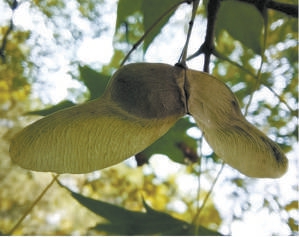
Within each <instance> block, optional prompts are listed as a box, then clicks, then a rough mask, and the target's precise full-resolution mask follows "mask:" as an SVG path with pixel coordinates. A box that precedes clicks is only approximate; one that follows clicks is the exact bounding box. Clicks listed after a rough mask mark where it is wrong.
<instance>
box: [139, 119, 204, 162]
mask: <svg viewBox="0 0 299 237" xmlns="http://www.w3.org/2000/svg"><path fill="white" fill-rule="evenodd" d="M191 127H195V124H193V123H191V122H190V121H189V118H182V119H180V120H179V121H178V122H177V123H176V124H175V125H174V126H173V127H172V128H171V129H170V130H169V131H168V132H167V133H166V134H165V135H164V136H163V137H161V138H160V139H158V140H157V141H156V142H155V143H153V144H152V145H151V146H149V147H148V148H146V149H145V150H144V151H142V154H143V155H145V156H146V157H150V156H152V155H153V154H165V155H167V156H168V157H169V158H170V159H172V160H173V161H175V162H179V163H182V164H186V162H185V158H186V156H188V154H186V149H188V150H189V151H191V152H190V157H188V158H189V159H190V160H191V161H192V160H196V159H197V158H198V157H197V154H196V148H197V144H196V140H194V139H193V138H191V137H189V136H188V135H187V134H186V130H187V129H189V128H191ZM184 147H185V148H186V149H184ZM184 151H185V152H184ZM191 155H192V157H191ZM194 156H196V157H194Z"/></svg>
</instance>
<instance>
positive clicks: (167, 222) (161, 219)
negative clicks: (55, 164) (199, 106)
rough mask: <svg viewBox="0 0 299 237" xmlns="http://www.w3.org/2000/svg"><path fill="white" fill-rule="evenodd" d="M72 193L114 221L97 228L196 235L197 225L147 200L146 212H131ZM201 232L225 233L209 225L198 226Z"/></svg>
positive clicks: (118, 232)
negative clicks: (149, 203)
mask: <svg viewBox="0 0 299 237" xmlns="http://www.w3.org/2000/svg"><path fill="white" fill-rule="evenodd" d="M71 194H72V196H73V197H74V198H75V199H76V200H77V201H78V202H80V203H81V204H82V205H83V206H85V207H86V208H88V209H89V210H90V211H92V212H94V213H95V214H97V215H99V216H102V217H104V218H105V219H107V220H108V221H109V222H110V223H101V224H98V225H97V226H95V228H94V229H96V230H99V231H107V232H109V233H111V234H116V235H192V233H194V230H195V227H194V226H192V225H190V224H188V223H187V222H184V221H182V220H179V219H176V218H173V217H172V216H170V215H168V214H166V213H164V212H159V211H156V210H154V209H152V208H151V207H150V206H148V205H147V204H146V202H143V205H144V207H145V210H146V212H137V211H129V210H127V209H124V208H122V207H118V206H115V205H112V204H109V203H106V202H102V201H99V200H95V199H91V198H87V197H84V196H82V195H80V194H78V193H75V192H71ZM197 234H199V235H221V234H220V233H218V232H216V231H212V230H209V229H207V228H205V227H201V226H200V227H198V232H197Z"/></svg>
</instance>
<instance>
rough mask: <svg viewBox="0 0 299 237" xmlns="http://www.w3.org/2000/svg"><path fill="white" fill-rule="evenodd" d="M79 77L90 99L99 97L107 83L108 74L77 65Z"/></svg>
mask: <svg viewBox="0 0 299 237" xmlns="http://www.w3.org/2000/svg"><path fill="white" fill-rule="evenodd" d="M79 71H80V77H81V80H82V81H83V83H84V85H85V86H86V87H87V89H88V90H89V92H90V98H89V99H90V100H92V99H96V98H98V97H100V96H101V95H102V94H103V93H104V91H105V88H106V85H107V84H108V81H109V79H110V76H107V75H104V74H102V73H99V72H97V71H95V70H93V69H91V68H90V67H88V66H83V67H81V66H80V67H79Z"/></svg>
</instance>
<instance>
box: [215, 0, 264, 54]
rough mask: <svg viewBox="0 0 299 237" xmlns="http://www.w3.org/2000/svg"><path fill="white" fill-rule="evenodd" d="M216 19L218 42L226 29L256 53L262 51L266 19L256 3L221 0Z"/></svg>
mask: <svg viewBox="0 0 299 237" xmlns="http://www.w3.org/2000/svg"><path fill="white" fill-rule="evenodd" d="M216 19H217V20H216V25H215V35H216V39H217V41H218V42H219V41H221V32H222V31H223V30H225V31H227V32H228V33H229V34H230V35H231V36H232V37H233V38H235V39H236V40H239V41H240V42H241V43H242V44H243V45H245V46H247V47H249V48H251V49H252V50H253V51H254V52H255V53H257V54H260V53H261V35H262V29H263V26H264V20H263V17H262V15H261V13H260V12H259V10H258V9H257V8H256V7H255V6H254V5H252V4H249V3H245V2H241V1H233V0H227V1H221V5H220V8H219V12H218V14H217V18H216Z"/></svg>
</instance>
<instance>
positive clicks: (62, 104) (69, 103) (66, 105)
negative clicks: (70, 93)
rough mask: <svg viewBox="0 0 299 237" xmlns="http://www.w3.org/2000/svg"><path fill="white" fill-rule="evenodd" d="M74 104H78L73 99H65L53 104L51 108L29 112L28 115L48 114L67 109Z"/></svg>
mask: <svg viewBox="0 0 299 237" xmlns="http://www.w3.org/2000/svg"><path fill="white" fill-rule="evenodd" d="M74 105H76V104H74V103H73V102H72V101H69V100H64V101H61V102H60V103H58V104H56V105H53V106H51V107H50V108H47V109H42V110H35V111H30V112H27V113H26V115H41V116H46V115H49V114H52V113H54V112H56V111H58V110H62V109H66V108H69V107H72V106H74Z"/></svg>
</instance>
